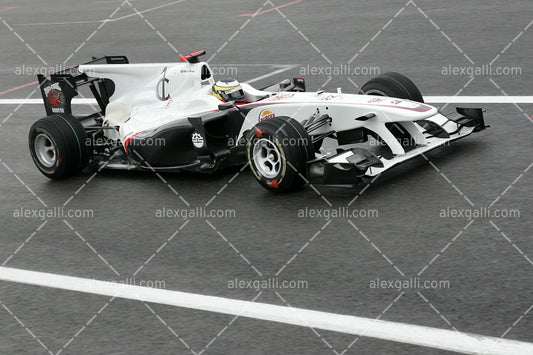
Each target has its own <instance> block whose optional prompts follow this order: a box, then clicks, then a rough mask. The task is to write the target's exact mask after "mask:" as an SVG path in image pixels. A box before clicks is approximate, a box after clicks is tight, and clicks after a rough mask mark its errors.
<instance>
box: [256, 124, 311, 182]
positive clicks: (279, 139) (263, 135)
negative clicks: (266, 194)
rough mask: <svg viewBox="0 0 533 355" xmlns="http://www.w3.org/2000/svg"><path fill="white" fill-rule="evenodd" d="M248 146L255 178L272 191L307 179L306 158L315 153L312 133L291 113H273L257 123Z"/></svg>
mask: <svg viewBox="0 0 533 355" xmlns="http://www.w3.org/2000/svg"><path fill="white" fill-rule="evenodd" d="M246 150H247V154H248V162H249V164H250V168H251V170H252V173H253V174H254V176H255V178H256V179H257V181H258V182H259V184H261V186H263V187H264V188H266V189H267V190H269V191H273V192H285V191H289V190H293V189H295V188H297V187H298V186H300V185H302V184H303V183H305V181H306V175H307V174H306V164H307V161H309V160H311V159H313V158H314V156H315V149H314V147H313V142H312V139H311V137H310V136H309V134H308V133H307V131H306V130H305V128H304V127H303V126H302V125H301V124H300V123H299V122H298V121H296V120H294V119H292V118H290V117H273V118H270V119H268V120H265V121H263V122H260V123H258V124H257V125H255V127H254V129H252V132H251V134H250V137H249V139H248V144H247V148H246Z"/></svg>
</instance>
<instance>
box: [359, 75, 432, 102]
mask: <svg viewBox="0 0 533 355" xmlns="http://www.w3.org/2000/svg"><path fill="white" fill-rule="evenodd" d="M361 92H362V93H363V94H365V95H376V96H389V97H396V98H398V99H407V100H411V101H417V102H422V103H423V102H424V98H423V97H422V94H421V93H420V90H419V89H418V87H417V86H416V85H415V84H414V83H413V82H412V81H411V80H410V79H409V78H408V77H406V76H405V75H402V74H400V73H395V72H389V73H385V74H382V75H379V76H376V77H375V78H373V79H370V80H369V81H368V82H366V83H365V84H364V85H363V86H362V87H361Z"/></svg>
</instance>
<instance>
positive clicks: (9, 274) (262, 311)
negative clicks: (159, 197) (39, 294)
mask: <svg viewBox="0 0 533 355" xmlns="http://www.w3.org/2000/svg"><path fill="white" fill-rule="evenodd" d="M0 280H3V281H8V282H16V283H23V284H28V285H36V286H44V287H51V288H57V289H62V290H68V291H76V292H84V293H90V294H96V295H102V296H111V297H119V298H126V299H131V300H138V301H144V302H151V303H158V304H164V305H169V306H176V307H184V308H190V309H196V310H202V311H208V312H216V313H223V314H231V315H238V316H241V317H248V318H254V319H261V320H267V321H273V322H279V323H285V324H292V325H297V326H303V327H312V328H316V329H324V330H329V331H334V332H340V333H346V334H353V335H362V336H366V337H371V338H378V339H384V340H390V341H395V342H400V343H408V344H414V345H419V346H426V347H431V348H435V349H442V350H448V351H456V352H461V353H465V354H474V353H483V354H513V355H514V354H533V344H532V343H526V342H520V341H515V340H508V339H502V338H494V337H487V336H482V335H476V334H467V333H459V332H456V331H452V330H445V329H438V328H430V327H424V326H418V325H411V324H405V323H398V322H388V321H383V320H375V319H369V318H361V317H356V316H349V315H342V314H335V313H327V312H320V311H313V310H308V309H301V308H289V307H284V306H277V305H272V304H266V303H256V302H250V301H241V300H234V299H229V298H222V297H214V296H206V295H200V294H193V293H186V292H179V291H170V290H162V289H154V288H148V287H141V286H133V285H126V284H120V283H113V282H107V281H99V280H91V279H84V278H79V277H72V276H63V275H57V274H50V273H44V272H37V271H29V270H21V269H14V268H7V267H0Z"/></svg>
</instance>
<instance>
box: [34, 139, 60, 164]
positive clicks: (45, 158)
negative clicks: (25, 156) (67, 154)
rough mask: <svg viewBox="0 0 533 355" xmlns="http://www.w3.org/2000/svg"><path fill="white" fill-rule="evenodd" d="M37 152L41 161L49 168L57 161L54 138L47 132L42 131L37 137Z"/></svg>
mask: <svg viewBox="0 0 533 355" xmlns="http://www.w3.org/2000/svg"><path fill="white" fill-rule="evenodd" d="M34 149H35V154H36V155H37V159H39V162H40V163H41V164H42V165H44V166H45V167H47V168H51V167H53V166H54V165H55V163H56V157H57V155H56V147H55V146H54V144H53V143H52V140H51V139H50V138H49V137H48V136H47V135H45V134H43V133H40V134H38V135H37V137H35V142H34Z"/></svg>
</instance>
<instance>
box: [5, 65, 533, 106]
mask: <svg viewBox="0 0 533 355" xmlns="http://www.w3.org/2000/svg"><path fill="white" fill-rule="evenodd" d="M289 69H290V68H283V69H280V70H276V71H274V72H272V73H269V74H266V75H265V76H260V77H257V78H254V79H252V80H250V81H247V82H246V83H251V82H254V81H258V80H261V79H264V78H266V77H269V76H272V75H275V74H278V73H281V72H284V71H286V70H289ZM424 101H425V102H428V103H467V104H468V103H471V104H478V103H479V104H483V103H485V104H533V96H424ZM20 104H24V105H35V104H40V105H42V104H43V100H42V99H0V105H20ZM72 104H74V105H94V104H96V100H94V99H78V98H75V99H73V100H72Z"/></svg>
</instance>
